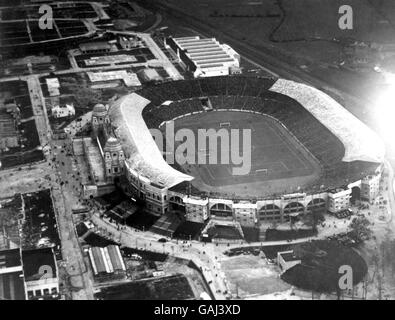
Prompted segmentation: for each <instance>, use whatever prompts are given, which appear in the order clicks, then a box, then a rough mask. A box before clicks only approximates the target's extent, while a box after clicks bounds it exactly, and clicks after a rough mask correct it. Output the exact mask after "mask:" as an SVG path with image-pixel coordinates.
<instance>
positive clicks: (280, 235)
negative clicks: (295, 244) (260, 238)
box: [266, 229, 317, 241]
mask: <svg viewBox="0 0 395 320" xmlns="http://www.w3.org/2000/svg"><path fill="white" fill-rule="evenodd" d="M316 234H317V231H314V230H312V229H306V230H304V229H301V230H276V229H267V230H266V241H280V240H295V239H300V238H307V237H313V236H315V235H316Z"/></svg>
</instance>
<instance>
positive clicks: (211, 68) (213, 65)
mask: <svg viewBox="0 0 395 320" xmlns="http://www.w3.org/2000/svg"><path fill="white" fill-rule="evenodd" d="M165 45H166V47H167V48H171V49H172V50H173V51H174V53H175V54H176V55H177V56H178V58H179V59H180V60H181V61H182V62H183V63H184V64H185V66H186V68H187V70H189V71H191V72H193V75H194V77H195V78H198V77H214V76H223V75H229V74H232V73H235V72H238V70H239V68H240V55H239V54H238V53H237V52H236V51H235V50H233V49H232V48H231V47H230V46H228V45H226V44H220V43H219V42H218V41H217V40H216V39H215V38H205V39H201V38H200V37H199V36H195V37H182V38H172V37H170V38H167V39H166V40H165Z"/></svg>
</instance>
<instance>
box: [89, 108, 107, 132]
mask: <svg viewBox="0 0 395 320" xmlns="http://www.w3.org/2000/svg"><path fill="white" fill-rule="evenodd" d="M108 123H110V118H109V116H108V112H107V109H106V107H105V106H104V105H103V104H101V103H98V104H96V105H95V106H94V107H93V111H92V131H93V136H94V137H95V138H96V137H97V136H98V135H99V132H100V131H103V130H104V126H105V125H106V124H108Z"/></svg>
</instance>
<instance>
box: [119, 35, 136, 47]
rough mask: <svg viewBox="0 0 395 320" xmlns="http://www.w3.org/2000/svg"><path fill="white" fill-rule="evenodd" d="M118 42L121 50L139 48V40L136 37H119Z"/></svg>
mask: <svg viewBox="0 0 395 320" xmlns="http://www.w3.org/2000/svg"><path fill="white" fill-rule="evenodd" d="M118 42H119V45H120V46H121V48H122V49H123V50H130V49H133V48H136V47H138V46H140V40H139V39H138V38H137V37H126V36H120V37H119V40H118Z"/></svg>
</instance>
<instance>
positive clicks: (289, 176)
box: [85, 76, 385, 226]
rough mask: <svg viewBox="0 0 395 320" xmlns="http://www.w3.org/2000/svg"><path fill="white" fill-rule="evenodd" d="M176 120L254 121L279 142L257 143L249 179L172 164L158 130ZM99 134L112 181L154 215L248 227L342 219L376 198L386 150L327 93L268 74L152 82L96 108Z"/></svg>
mask: <svg viewBox="0 0 395 320" xmlns="http://www.w3.org/2000/svg"><path fill="white" fill-rule="evenodd" d="M228 117H232V120H227V119H226V118H228ZM188 119H193V120H194V121H193V122H192V121H189V122H188ZM196 119H202V120H201V121H200V122H199V121H196ZM240 119H244V120H240ZM171 120H172V121H175V124H176V126H177V123H178V122H179V121H180V123H181V125H183V126H184V127H185V124H188V123H195V124H196V123H199V125H204V124H206V123H207V122H209V121H212V122H213V123H214V122H215V121H216V122H215V123H217V125H218V128H219V125H220V123H223V122H225V121H227V122H230V125H231V127H232V128H233V127H236V126H238V125H239V124H238V121H244V122H243V125H245V124H250V125H251V127H252V128H253V129H254V130H255V131H257V132H260V131H259V130H263V129H265V130H269V129H270V134H269V136H270V137H273V139H274V140H273V141H275V142H276V143H275V144H267V145H261V144H262V143H263V142H264V141H263V142H262V141H261V140H263V139H257V138H256V137H255V140H254V136H253V137H252V139H253V140H252V144H253V146H252V149H253V150H255V151H254V152H255V153H256V152H258V153H256V154H255V156H254V153H253V155H252V170H251V174H250V175H246V176H241V177H239V178H236V177H235V176H232V175H231V174H229V172H230V171H229V167H216V168H212V167H209V166H210V165H207V166H189V167H185V166H179V165H177V164H175V165H172V166H171V165H169V164H168V163H167V162H166V161H165V159H164V154H162V153H161V152H160V150H159V149H158V147H157V146H156V143H155V141H154V139H153V137H152V135H151V133H150V130H149V129H153V128H155V129H158V128H160V127H161V126H162V125H163V124H164V123H166V122H167V121H171ZM262 124H264V126H263V125H262ZM266 127H267V128H266ZM92 129H93V135H92V141H93V143H94V144H96V145H97V148H98V150H99V151H98V154H99V153H100V155H101V157H102V162H103V171H104V173H103V175H104V179H105V181H106V182H107V183H108V184H110V183H114V182H115V183H116V184H118V185H119V186H121V188H122V189H123V190H124V192H125V193H126V194H127V195H129V196H130V197H133V198H134V199H141V200H144V203H145V204H146V210H147V211H148V212H151V213H153V214H156V215H162V214H165V213H166V212H168V211H174V210H176V211H180V212H183V213H184V214H185V217H186V219H187V220H188V221H194V222H204V221H205V220H206V219H208V218H220V219H225V220H226V219H229V220H236V221H237V222H239V223H240V224H241V225H242V226H255V225H257V224H259V223H261V222H268V221H269V222H270V221H279V222H280V221H281V222H283V221H287V220H288V219H290V217H291V216H293V215H298V214H303V213H306V212H308V211H311V210H314V209H317V208H319V209H326V210H328V211H329V212H333V213H336V212H339V211H341V210H344V209H346V208H348V207H349V206H350V202H353V201H355V200H358V199H367V200H370V199H372V198H374V197H375V195H377V193H378V190H379V183H378V182H379V180H380V177H381V171H382V162H383V157H384V152H385V150H384V146H383V143H382V141H381V140H380V139H379V137H378V136H377V135H376V134H375V133H374V132H373V131H372V130H370V129H369V128H368V127H367V126H365V125H364V124H363V123H362V122H360V121H359V120H358V119H357V118H355V117H354V116H353V115H352V114H351V113H349V112H348V111H346V110H345V109H344V108H343V107H342V106H341V105H339V104H338V103H337V102H336V101H335V100H333V99H331V98H330V97H329V96H328V95H326V94H325V93H323V92H321V91H319V90H317V89H315V88H312V87H310V86H307V85H304V84H300V83H296V82H293V81H288V80H284V79H272V78H264V77H246V76H220V77H205V78H199V79H194V80H180V81H174V82H166V83H162V84H152V85H147V86H145V87H144V88H142V89H141V90H139V91H136V92H135V93H132V94H129V95H126V96H123V97H121V98H120V99H119V100H117V101H115V102H114V103H113V104H112V105H111V106H110V107H109V108H106V107H105V106H103V105H97V106H95V108H94V110H93V114H92ZM195 129H196V127H195ZM268 133H269V131H268ZM262 148H263V150H264V151H265V152H264V153H263V156H262V154H261V153H259V152H260V151H261V150H262ZM273 155H274V156H275V157H274V158H273V159H277V157H278V156H279V157H282V158H281V159H282V160H281V161H282V164H281V163H280V162H278V161H277V162H273V161H272V160H270V157H271V156H273ZM86 156H87V157H88V162H89V155H88V154H87V155H86ZM268 157H269V158H268ZM265 159H266V160H265ZM267 159H269V160H267ZM257 163H258V165H257ZM292 166H295V167H292ZM205 172H206V173H205ZM207 172H208V173H209V174H207ZM210 174H214V175H216V176H215V179H211V180H210ZM238 179H239V180H238ZM93 181H94V180H93ZM210 181H211V182H210ZM101 193H103V190H101V186H100V185H99V184H97V185H91V186H86V188H85V197H90V196H97V195H100V194H101Z"/></svg>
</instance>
